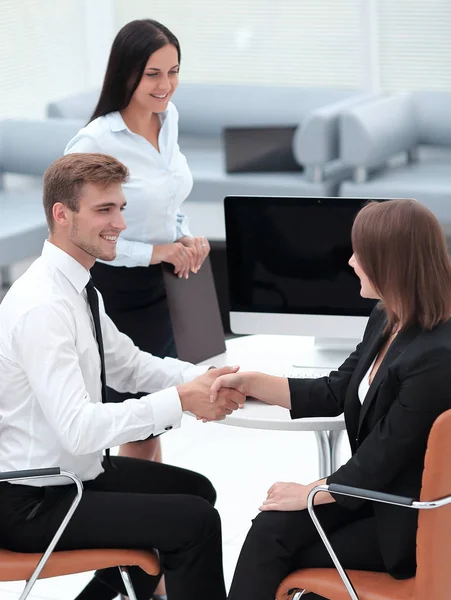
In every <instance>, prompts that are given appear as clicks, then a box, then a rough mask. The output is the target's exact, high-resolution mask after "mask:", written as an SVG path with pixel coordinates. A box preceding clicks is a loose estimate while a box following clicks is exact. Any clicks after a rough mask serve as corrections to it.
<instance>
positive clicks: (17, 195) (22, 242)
mask: <svg viewBox="0 0 451 600" xmlns="http://www.w3.org/2000/svg"><path fill="white" fill-rule="evenodd" d="M47 236H48V227H47V223H46V220H45V214H44V208H43V206H42V187H41V186H40V185H36V186H35V187H33V188H30V189H19V190H8V189H6V190H0V265H9V264H12V263H15V262H17V261H19V260H22V259H24V258H27V257H29V256H36V255H39V254H40V253H41V250H42V245H43V243H44V240H45V239H46V238H47Z"/></svg>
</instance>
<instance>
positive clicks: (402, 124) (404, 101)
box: [339, 93, 418, 169]
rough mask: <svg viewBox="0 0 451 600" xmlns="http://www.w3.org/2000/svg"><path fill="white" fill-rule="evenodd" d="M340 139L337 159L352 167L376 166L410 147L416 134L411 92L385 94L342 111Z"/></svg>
mask: <svg viewBox="0 0 451 600" xmlns="http://www.w3.org/2000/svg"><path fill="white" fill-rule="evenodd" d="M339 138H340V158H341V160H342V161H343V163H344V164H346V165H348V166H351V167H354V168H356V167H357V168H359V167H363V168H365V169H371V168H375V167H378V166H380V165H383V164H384V163H385V162H387V161H388V160H389V159H390V158H391V157H393V156H395V155H396V154H399V153H400V152H409V151H411V150H413V149H414V148H415V146H416V145H417V142H418V133H417V127H416V123H415V117H414V104H413V100H412V95H411V94H409V93H401V94H395V95H392V96H385V97H381V98H378V99H375V100H374V101H372V102H367V103H365V104H360V105H359V106H356V107H354V108H351V109H349V110H346V111H344V112H343V114H342V115H341V116H340V119H339Z"/></svg>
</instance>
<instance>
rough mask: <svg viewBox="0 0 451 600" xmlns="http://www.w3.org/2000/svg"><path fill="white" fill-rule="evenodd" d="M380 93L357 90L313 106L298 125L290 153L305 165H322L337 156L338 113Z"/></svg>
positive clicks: (376, 96)
mask: <svg viewBox="0 0 451 600" xmlns="http://www.w3.org/2000/svg"><path fill="white" fill-rule="evenodd" d="M379 96H380V94H373V93H368V94H357V95H355V96H352V97H351V98H346V99H344V100H340V101H338V102H334V103H332V104H328V105H326V106H322V107H320V108H317V109H314V110H312V111H311V112H310V113H309V114H308V115H307V117H306V119H305V121H304V122H303V123H302V124H301V125H299V127H298V128H297V130H296V132H295V135H294V138H293V154H294V156H295V158H296V160H297V161H298V162H299V163H300V164H301V165H303V166H306V167H311V166H313V167H322V166H324V165H326V164H327V163H328V162H331V161H333V160H337V159H338V158H339V137H338V135H339V116H340V115H341V114H342V113H343V111H345V110H348V109H350V108H353V107H355V106H359V105H360V104H361V103H365V102H370V101H372V100H375V99H376V98H378V97H379Z"/></svg>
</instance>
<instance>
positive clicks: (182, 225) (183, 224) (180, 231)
mask: <svg viewBox="0 0 451 600" xmlns="http://www.w3.org/2000/svg"><path fill="white" fill-rule="evenodd" d="M185 235H187V236H189V237H193V235H192V233H191V231H190V229H189V221H188V217H187V216H186V215H185V213H182V212H178V213H177V226H176V234H175V239H176V240H179V239H180V238H181V237H183V236H185Z"/></svg>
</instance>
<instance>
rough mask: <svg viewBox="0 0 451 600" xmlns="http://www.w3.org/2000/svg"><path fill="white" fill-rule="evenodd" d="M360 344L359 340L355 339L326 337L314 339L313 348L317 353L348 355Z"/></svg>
mask: <svg viewBox="0 0 451 600" xmlns="http://www.w3.org/2000/svg"><path fill="white" fill-rule="evenodd" d="M360 342H361V340H360V339H357V338H355V339H354V338H326V337H316V338H315V341H314V343H313V348H314V349H315V350H318V352H329V351H332V352H337V351H338V352H348V353H349V354H350V353H351V352H353V351H354V350H355V348H356V346H357V344H359V343H360Z"/></svg>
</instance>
